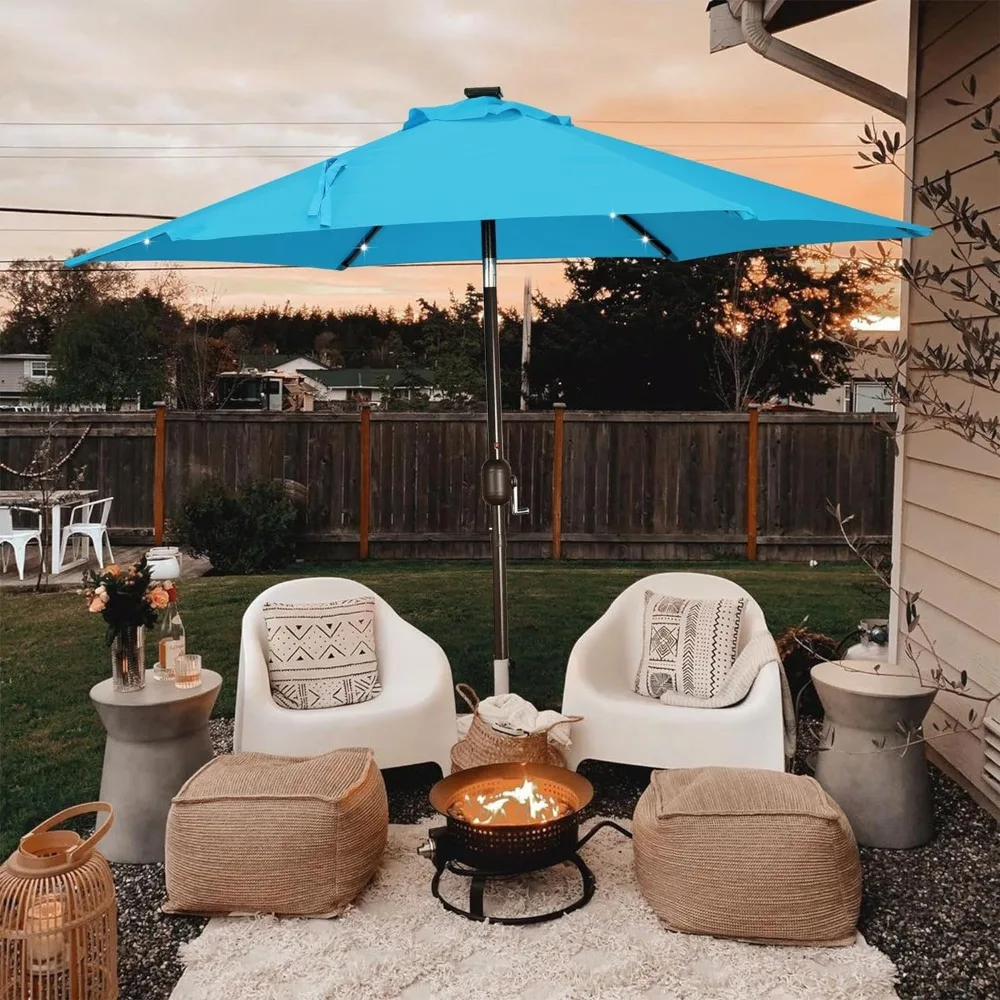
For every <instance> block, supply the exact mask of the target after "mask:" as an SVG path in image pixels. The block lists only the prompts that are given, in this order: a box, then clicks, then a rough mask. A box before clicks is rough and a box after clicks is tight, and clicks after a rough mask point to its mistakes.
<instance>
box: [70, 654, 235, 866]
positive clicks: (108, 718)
mask: <svg viewBox="0 0 1000 1000" xmlns="http://www.w3.org/2000/svg"><path fill="white" fill-rule="evenodd" d="M201 677H202V682H201V687H197V688H178V687H175V686H174V683H173V681H155V680H148V681H147V682H146V686H145V687H144V688H143V689H142V690H141V691H131V692H127V693H119V692H116V691H114V690H113V689H112V686H111V678H110V677H109V678H108V679H107V680H104V681H101V682H100V684H95V685H94V686H93V687H92V688H91V689H90V699H91V701H93V703H94V707H95V708H96V709H97V714H98V715H99V716H100V717H101V721H102V722H103V723H104V728H105V729H106V730H107V734H108V736H107V742H106V743H105V747H104V769H103V771H102V772H101V795H100V798H101V801H103V802H110V803H111V804H112V805H113V806H114V807H115V824H114V826H113V827H112V828H111V831H110V832H109V833H108V835H107V836H106V837H105V838H104V840H103V841H102V842H101V853H102V854H103V855H104V856H105V857H106V858H107V859H108V860H109V861H124V862H128V863H131V864H150V863H153V862H162V861H163V850H164V841H165V839H166V827H167V813H168V812H169V810H170V802H171V800H172V799H173V797H174V796H175V795H176V794H177V792H178V791H180V787H181V785H183V784H184V782H185V781H187V779H188V778H190V777H191V775H192V774H194V772H195V771H197V770H198V768H199V767H201V766H202V765H203V764H205V763H207V762H208V761H209V760H211V759H212V743H211V740H210V739H209V734H208V717H209V715H211V713H212V708H213V706H214V705H215V699H216V698H217V697H218V695H219V689H220V688H221V687H222V678H221V677H220V676H219V675H218V674H217V673H215V671H214V670H205V671H203V672H202V675H201Z"/></svg>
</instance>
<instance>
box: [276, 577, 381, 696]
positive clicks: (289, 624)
mask: <svg viewBox="0 0 1000 1000" xmlns="http://www.w3.org/2000/svg"><path fill="white" fill-rule="evenodd" d="M264 626H265V628H266V630H267V647H268V649H267V672H268V676H269V678H270V682H271V697H272V698H273V699H274V701H275V703H276V704H278V705H280V706H281V707H282V708H296V709H310V708H336V707H338V706H341V705H357V704H359V703H360V702H363V701H371V700H372V699H373V698H377V697H378V696H379V694H380V693H381V691H382V688H381V685H380V684H379V679H378V663H377V661H376V659H375V599H374V598H373V597H357V598H352V599H350V600H346V601H333V602H328V603H324V604H265V605H264Z"/></svg>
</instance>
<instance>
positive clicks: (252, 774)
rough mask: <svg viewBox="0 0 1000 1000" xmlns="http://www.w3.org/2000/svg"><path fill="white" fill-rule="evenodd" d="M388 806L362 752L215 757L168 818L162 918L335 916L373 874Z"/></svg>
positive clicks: (367, 753)
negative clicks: (177, 915) (190, 915)
mask: <svg viewBox="0 0 1000 1000" xmlns="http://www.w3.org/2000/svg"><path fill="white" fill-rule="evenodd" d="M388 830H389V809H388V802H387V799H386V794H385V784H384V783H383V781H382V775H381V773H380V772H379V769H378V767H376V765H375V757H374V754H373V753H372V751H371V750H366V749H351V750H335V751H334V752H333V753H327V754H323V755H321V756H319V757H305V758H296V757H276V756H271V755H270V754H263V753H241V754H229V755H226V756H223V757H216V758H215V760H213V761H210V762H209V763H208V764H206V765H205V766H204V767H203V768H202V769H201V770H200V771H197V772H196V773H195V774H194V775H193V776H192V777H191V778H190V779H189V780H188V781H187V783H186V784H185V785H184V786H183V787H182V788H181V790H180V791H179V792H178V793H177V795H176V796H175V798H174V800H173V803H172V805H171V806H170V814H169V816H168V817H167V843H166V880H167V896H168V897H169V901H168V902H167V903H166V904H165V905H164V907H163V910H164V912H166V913H194V914H198V915H201V916H217V915H226V914H230V915H235V914H247V913H274V914H283V915H289V916H310V917H330V916H336V915H337V914H339V913H342V912H343V911H344V909H346V907H347V906H348V904H350V903H351V902H352V901H353V900H354V899H355V898H356V897H357V896H358V894H359V893H360V892H361V890H362V889H363V888H364V887H365V885H366V884H367V883H368V880H369V879H370V878H371V877H372V875H374V874H375V871H376V869H377V868H378V866H379V863H380V862H381V860H382V853H383V851H384V850H385V842H386V837H387V835H388Z"/></svg>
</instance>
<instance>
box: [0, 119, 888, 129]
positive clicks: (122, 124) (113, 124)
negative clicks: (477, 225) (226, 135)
mask: <svg viewBox="0 0 1000 1000" xmlns="http://www.w3.org/2000/svg"><path fill="white" fill-rule="evenodd" d="M576 121H577V122H578V123H579V124H580V125H870V124H871V123H872V122H871V121H870V120H869V119H861V120H854V119H828V118H821V119H815V118H814V119H787V118H745V119H738V118H578V119H576ZM402 124H403V121H402V119H395V120H392V121H386V120H377V119H359V120H356V121H228V122H226V121H209V122H205V121H199V122H194V121H187V122H149V121H147V122H126V121H106V122H104V121H97V122H85V121H63V122H55V121H21V122H17V121H8V122H0V127H4V128H200V127H204V128H244V127H247V128H259V127H263V126H268V127H277V126H281V127H289V128H293V127H294V128H308V127H329V126H336V127H338V128H345V127H348V126H355V125H381V126H386V125H402ZM875 124H876V125H893V126H895V127H896V128H899V122H895V121H884V122H882V121H878V122H875Z"/></svg>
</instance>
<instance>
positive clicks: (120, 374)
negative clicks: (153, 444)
mask: <svg viewBox="0 0 1000 1000" xmlns="http://www.w3.org/2000/svg"><path fill="white" fill-rule="evenodd" d="M183 324H184V318H183V316H182V315H181V313H180V311H179V310H178V309H177V308H176V307H175V306H173V305H171V304H170V303H168V302H165V301H164V300H163V299H161V298H160V297H159V296H157V295H155V294H153V293H152V292H150V291H147V290H143V291H141V292H139V293H138V294H137V295H134V296H132V297H130V298H124V299H107V300H104V301H93V300H84V301H83V302H82V303H80V304H78V305H76V306H75V307H74V308H72V309H71V310H70V311H69V312H68V313H67V315H66V317H65V318H64V319H63V320H62V322H61V324H60V326H59V329H58V332H57V334H56V336H55V338H54V340H53V344H52V363H53V366H54V368H55V375H54V377H53V380H52V382H51V384H49V385H45V386H39V387H38V389H37V390H36V391H37V394H38V396H39V398H41V399H42V400H43V401H45V402H48V403H51V404H56V405H62V404H72V403H82V404H86V403H97V402H102V403H104V405H105V407H106V408H107V409H108V410H120V409H121V406H122V403H124V402H125V401H126V400H129V399H137V398H138V399H140V400H141V401H142V402H143V403H145V404H147V405H148V404H150V403H152V402H153V401H154V400H155V399H159V398H161V397H162V396H163V394H164V391H165V389H166V385H167V381H166V362H167V359H168V358H169V357H171V354H172V351H173V348H174V345H175V343H176V341H177V337H178V334H179V332H180V331H181V329H182V328H183Z"/></svg>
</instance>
